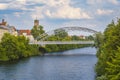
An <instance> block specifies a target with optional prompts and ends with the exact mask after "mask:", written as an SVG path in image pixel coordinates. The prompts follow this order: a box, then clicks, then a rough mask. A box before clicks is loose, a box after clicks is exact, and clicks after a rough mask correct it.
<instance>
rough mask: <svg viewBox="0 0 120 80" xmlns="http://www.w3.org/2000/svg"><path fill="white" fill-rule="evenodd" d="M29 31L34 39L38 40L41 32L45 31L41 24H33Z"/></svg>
mask: <svg viewBox="0 0 120 80" xmlns="http://www.w3.org/2000/svg"><path fill="white" fill-rule="evenodd" d="M31 33H32V35H33V37H34V39H36V40H38V39H39V36H40V35H41V34H43V33H45V31H44V30H43V26H41V25H40V26H37V27H36V26H34V27H33V28H32V30H31Z"/></svg>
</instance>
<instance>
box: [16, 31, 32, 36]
mask: <svg viewBox="0 0 120 80" xmlns="http://www.w3.org/2000/svg"><path fill="white" fill-rule="evenodd" d="M23 33H26V34H27V35H31V30H18V34H19V35H23Z"/></svg>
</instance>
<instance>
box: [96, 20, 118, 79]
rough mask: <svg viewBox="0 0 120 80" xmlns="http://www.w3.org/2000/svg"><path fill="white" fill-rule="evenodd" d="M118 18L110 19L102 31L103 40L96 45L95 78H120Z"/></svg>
mask: <svg viewBox="0 0 120 80" xmlns="http://www.w3.org/2000/svg"><path fill="white" fill-rule="evenodd" d="M119 39H120V19H118V22H117V23H116V24H115V23H114V21H112V22H111V23H110V24H109V25H108V26H107V28H106V29H105V31H104V41H102V43H100V46H99V47H98V48H99V50H98V52H97V54H99V55H98V56H97V57H98V62H97V65H96V72H97V75H98V77H97V80H119V79H120V67H119V66H120V40H119Z"/></svg>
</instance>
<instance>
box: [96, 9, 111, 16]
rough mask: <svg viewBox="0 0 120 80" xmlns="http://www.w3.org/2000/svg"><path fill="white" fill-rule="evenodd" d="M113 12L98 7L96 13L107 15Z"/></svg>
mask: <svg viewBox="0 0 120 80" xmlns="http://www.w3.org/2000/svg"><path fill="white" fill-rule="evenodd" d="M111 13H113V10H103V9H98V10H97V14H98V15H109V14H111Z"/></svg>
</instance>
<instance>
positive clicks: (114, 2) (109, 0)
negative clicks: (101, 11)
mask: <svg viewBox="0 0 120 80" xmlns="http://www.w3.org/2000/svg"><path fill="white" fill-rule="evenodd" d="M108 2H110V3H112V4H116V5H117V4H118V1H117V0H108Z"/></svg>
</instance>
